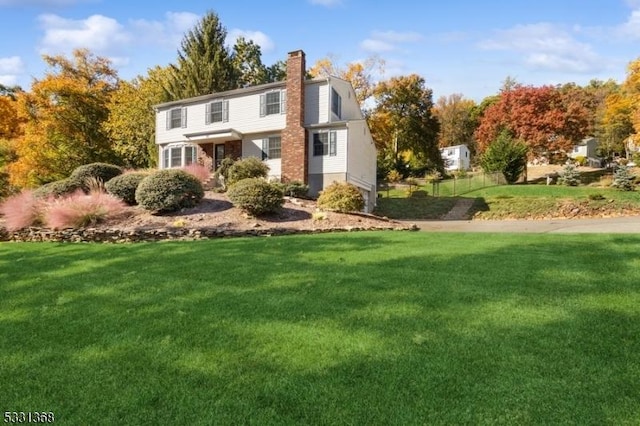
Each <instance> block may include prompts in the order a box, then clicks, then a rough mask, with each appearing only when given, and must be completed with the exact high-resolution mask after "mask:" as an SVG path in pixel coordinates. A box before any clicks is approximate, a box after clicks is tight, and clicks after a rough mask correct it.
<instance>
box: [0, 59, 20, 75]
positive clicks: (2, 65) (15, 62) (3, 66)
mask: <svg viewBox="0 0 640 426" xmlns="http://www.w3.org/2000/svg"><path fill="white" fill-rule="evenodd" d="M23 69H24V64H23V63H22V59H20V57H19V56H11V57H9V58H0V73H2V74H19V73H21V72H22V71H23Z"/></svg>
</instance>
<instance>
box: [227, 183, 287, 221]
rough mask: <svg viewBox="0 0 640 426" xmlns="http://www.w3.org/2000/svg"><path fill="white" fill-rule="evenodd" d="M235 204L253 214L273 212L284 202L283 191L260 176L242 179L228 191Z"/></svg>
mask: <svg viewBox="0 0 640 426" xmlns="http://www.w3.org/2000/svg"><path fill="white" fill-rule="evenodd" d="M227 196H228V197H229V200H231V202H232V203H233V205H234V206H236V207H238V208H239V209H242V210H244V211H246V212H247V213H250V214H252V215H256V216H257V215H261V214H265V213H273V212H275V211H277V210H278V209H280V207H282V205H283V204H284V198H283V195H282V191H281V190H280V188H278V186H277V185H275V184H272V183H269V182H267V181H265V180H264V179H260V178H248V179H242V180H240V181H238V182H236V183H234V184H233V185H232V186H231V187H230V188H229V190H228V191H227Z"/></svg>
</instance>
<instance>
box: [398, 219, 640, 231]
mask: <svg viewBox="0 0 640 426" xmlns="http://www.w3.org/2000/svg"><path fill="white" fill-rule="evenodd" d="M403 222H406V223H415V224H416V225H417V226H418V227H419V228H420V229H421V230H423V231H428V232H532V233H589V234H595V233H601V234H640V216H632V217H616V218H605V219H555V220H429V221H412V220H406V221H403Z"/></svg>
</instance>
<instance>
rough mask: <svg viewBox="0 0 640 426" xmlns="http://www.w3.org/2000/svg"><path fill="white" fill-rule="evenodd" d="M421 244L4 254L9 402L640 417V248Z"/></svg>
mask: <svg viewBox="0 0 640 426" xmlns="http://www.w3.org/2000/svg"><path fill="white" fill-rule="evenodd" d="M408 235H411V237H407V234H404V233H403V234H394V233H385V234H382V233H375V234H369V233H366V234H340V235H339V236H338V237H336V236H335V235H330V236H325V235H314V236H306V237H302V236H295V237H279V238H261V239H257V238H256V239H236V240H218V241H204V242H189V243H183V242H166V243H157V244H136V245H125V246H104V245H82V246H75V245H59V244H49V245H27V244H25V245H13V244H4V245H0V253H1V254H2V257H1V259H2V260H1V261H0V266H1V267H2V268H1V269H0V281H2V282H4V283H5V284H3V285H2V286H0V294H1V296H2V299H3V300H4V301H5V304H4V307H2V308H0V321H2V322H3V325H4V326H3V328H2V331H0V337H1V339H0V342H2V343H0V349H2V350H1V351H0V354H3V355H0V360H2V362H0V365H1V367H0V381H2V383H5V384H8V385H7V386H4V387H3V390H1V391H0V399H1V400H3V401H5V402H6V403H7V404H9V405H10V406H12V407H18V408H19V407H26V406H31V405H29V404H34V403H35V402H36V401H39V404H45V405H46V406H47V407H50V408H48V409H51V410H54V411H55V412H56V413H59V414H58V415H59V416H60V417H61V418H65V417H66V419H67V420H69V421H70V422H74V421H75V422H78V423H79V422H83V421H91V420H95V421H104V422H111V421H116V420H117V419H125V418H126V419H127V421H128V422H130V423H139V422H148V421H153V422H154V423H158V422H160V423H166V422H175V421H179V422H184V423H186V422H188V423H194V424H197V423H203V424H206V423H208V421H206V420H207V419H208V420H211V419H213V418H215V419H216V422H217V423H223V424H230V423H251V422H258V423H265V422H266V423H285V424H286V423H290V424H296V423H297V424H300V423H301V422H304V423H315V424H323V423H326V424H347V423H358V424H383V423H386V424H388V423H396V424H415V423H445V424H460V423H492V424H494V423H511V424H513V423H519V424H522V423H580V424H595V423H600V424H602V423H609V422H613V423H618V424H619V423H625V422H633V421H634V420H635V419H637V416H638V415H639V414H640V413H639V408H638V404H637V402H638V401H639V400H640V386H639V385H638V384H637V383H639V380H638V379H640V377H638V375H639V371H638V369H637V368H636V367H635V366H637V365H640V341H638V339H635V336H637V335H638V333H639V332H640V325H639V324H640V322H639V321H638V320H639V319H640V315H638V313H637V312H636V311H634V310H633V306H634V304H635V305H637V301H638V300H637V299H638V294H637V285H636V283H637V281H638V280H637V279H636V280H633V279H631V278H633V277H630V275H629V274H633V273H634V271H635V270H636V269H635V266H634V264H633V260H634V259H635V253H636V249H637V243H638V240H637V239H635V238H624V237H608V236H599V239H598V240H596V239H595V238H593V239H591V240H589V241H587V242H585V241H583V240H582V238H584V237H576V238H563V239H558V238H554V237H548V236H540V237H536V238H535V240H534V241H533V242H527V241H526V240H523V237H522V236H520V235H518V236H504V237H501V239H500V242H492V241H491V239H489V240H488V239H487V236H486V235H464V241H463V240H462V239H463V236H461V241H460V242H459V243H455V242H452V241H451V240H450V238H449V237H446V236H445V237H440V236H433V235H424V234H408ZM439 238H443V239H444V240H445V241H446V243H442V242H440V241H439ZM599 243H601V244H602V245H601V246H599V248H600V249H602V250H601V251H599V253H600V255H599V256H600V257H601V259H600V261H599V262H594V261H593V254H592V253H593V250H591V249H590V250H585V248H584V247H585V245H589V244H590V246H591V247H593V246H596V245H598V244H599ZM443 244H444V245H443ZM36 247H37V249H36ZM443 247H446V248H447V251H446V252H445V251H443ZM248 264H250V267H247V265H248ZM34 271H41V272H34ZM575 277H579V279H575ZM621 277H628V278H627V279H626V281H623V280H622V279H621ZM9 283H13V285H11V284H9ZM601 301H605V302H606V301H608V302H609V305H606V306H604V305H602V304H601V303H604V302H601ZM8 307H10V309H9V308H8ZM12 312H13V314H14V316H13V317H11V313H12ZM15 336H20V339H16V338H15ZM19 354H22V355H21V356H18V355H19ZM16 377H20V378H21V380H20V381H19V382H18V381H16V380H15V378H16ZM43 377H46V379H47V380H46V382H44V383H43V381H42V378H43ZM11 378H13V379H14V380H11ZM25 409H26V408H25Z"/></svg>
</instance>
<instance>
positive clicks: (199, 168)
mask: <svg viewBox="0 0 640 426" xmlns="http://www.w3.org/2000/svg"><path fill="white" fill-rule="evenodd" d="M182 170H184V171H185V172H187V173H189V174H190V175H192V176H195V177H196V178H197V179H198V180H199V181H200V182H202V183H205V182H206V181H207V180H209V178H210V177H211V173H210V172H209V169H208V168H206V167H205V166H203V165H202V164H197V163H192V164H189V165H187V166H184V167H183V168H182Z"/></svg>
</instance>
